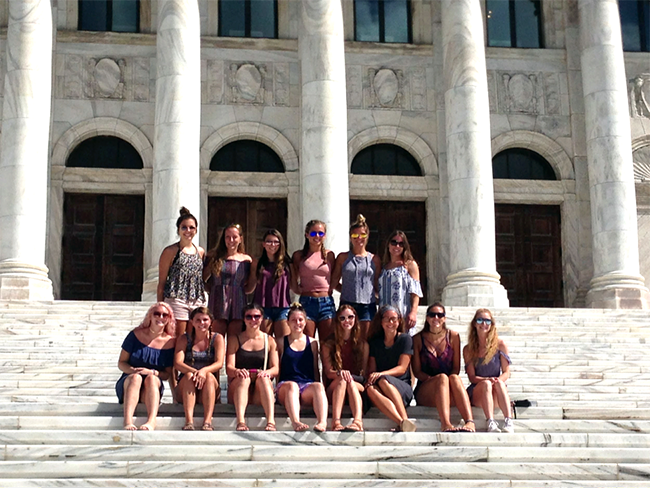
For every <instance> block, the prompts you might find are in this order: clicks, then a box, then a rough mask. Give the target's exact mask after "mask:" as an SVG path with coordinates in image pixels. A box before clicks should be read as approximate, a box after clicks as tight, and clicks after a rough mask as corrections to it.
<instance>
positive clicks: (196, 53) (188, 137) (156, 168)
mask: <svg viewBox="0 0 650 488" xmlns="http://www.w3.org/2000/svg"><path fill="white" fill-rule="evenodd" d="M200 35H201V31H200V25H199V7H198V3H197V0H160V1H159V3H158V32H157V36H156V64H157V74H156V110H155V128H154V164H153V177H152V178H153V195H152V197H153V201H152V209H153V212H152V213H153V216H152V219H153V222H152V245H151V262H150V268H149V269H148V270H147V279H146V282H145V285H144V290H143V299H151V298H152V297H155V289H156V283H157V281H158V258H159V257H160V253H161V252H162V250H163V249H164V248H165V247H166V246H168V245H169V244H171V243H172V242H175V241H176V240H178V235H177V232H176V219H177V218H178V216H179V209H180V208H181V206H185V207H187V208H188V209H189V210H190V211H191V212H192V214H194V216H196V217H197V219H200V216H199V214H200V208H199V207H200V198H201V191H200V163H199V161H200V158H199V145H200V126H201V42H200V39H201V38H200ZM202 230H203V229H201V228H199V232H201V231H202ZM199 239H200V236H199V235H198V234H197V236H196V237H195V241H196V242H197V243H198V242H199Z"/></svg>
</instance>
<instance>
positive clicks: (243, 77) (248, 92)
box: [235, 64, 262, 102]
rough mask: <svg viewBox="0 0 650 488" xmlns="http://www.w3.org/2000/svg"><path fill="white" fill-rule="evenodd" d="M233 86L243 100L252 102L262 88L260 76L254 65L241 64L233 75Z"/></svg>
mask: <svg viewBox="0 0 650 488" xmlns="http://www.w3.org/2000/svg"><path fill="white" fill-rule="evenodd" d="M235 86H236V87H237V90H238V91H239V96H240V97H241V98H242V99H243V100H247V101H249V102H252V101H254V100H255V99H256V98H257V94H258V93H259V91H260V88H261V87H262V74H261V73H260V71H259V70H258V69H257V67H255V66H254V65H252V64H243V65H241V66H240V67H239V69H237V73H236V74H235Z"/></svg>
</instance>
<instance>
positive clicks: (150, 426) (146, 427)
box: [140, 422, 156, 430]
mask: <svg viewBox="0 0 650 488" xmlns="http://www.w3.org/2000/svg"><path fill="white" fill-rule="evenodd" d="M155 428H156V424H154V423H149V422H147V423H146V424H142V425H141V426H140V430H155Z"/></svg>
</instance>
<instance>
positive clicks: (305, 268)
mask: <svg viewBox="0 0 650 488" xmlns="http://www.w3.org/2000/svg"><path fill="white" fill-rule="evenodd" d="M298 275H299V277H300V288H301V289H302V291H303V292H305V293H316V292H323V291H329V289H330V278H331V277H332V269H331V266H330V265H329V263H328V262H327V260H325V261H323V256H322V255H321V253H320V252H315V253H312V255H311V256H309V257H308V258H307V259H303V260H302V261H300V266H299V267H298Z"/></svg>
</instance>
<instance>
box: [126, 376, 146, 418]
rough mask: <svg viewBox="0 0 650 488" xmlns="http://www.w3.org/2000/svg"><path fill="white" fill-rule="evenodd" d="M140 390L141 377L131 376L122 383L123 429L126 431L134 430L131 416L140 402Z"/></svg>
mask: <svg viewBox="0 0 650 488" xmlns="http://www.w3.org/2000/svg"><path fill="white" fill-rule="evenodd" d="M141 389H142V376H141V375H139V374H131V375H129V376H127V377H126V380H125V381H124V428H125V429H126V430H136V428H135V425H134V424H133V414H134V413H135V407H137V406H138V401H139V400H140V390H141Z"/></svg>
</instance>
